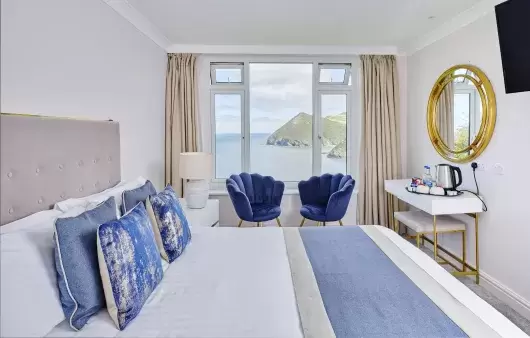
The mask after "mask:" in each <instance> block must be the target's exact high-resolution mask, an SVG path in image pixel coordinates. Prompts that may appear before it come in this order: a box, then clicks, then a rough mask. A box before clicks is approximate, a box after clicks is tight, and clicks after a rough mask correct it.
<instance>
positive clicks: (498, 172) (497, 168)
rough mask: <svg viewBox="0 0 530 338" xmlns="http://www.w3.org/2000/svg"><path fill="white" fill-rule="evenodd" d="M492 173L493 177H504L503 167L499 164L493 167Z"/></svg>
mask: <svg viewBox="0 0 530 338" xmlns="http://www.w3.org/2000/svg"><path fill="white" fill-rule="evenodd" d="M493 173H494V174H495V175H504V167H503V166H502V164H500V163H495V165H494V166H493Z"/></svg>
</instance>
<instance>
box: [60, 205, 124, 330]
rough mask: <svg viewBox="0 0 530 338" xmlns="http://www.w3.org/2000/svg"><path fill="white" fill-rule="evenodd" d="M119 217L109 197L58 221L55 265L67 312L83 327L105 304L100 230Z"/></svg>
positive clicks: (75, 324)
mask: <svg viewBox="0 0 530 338" xmlns="http://www.w3.org/2000/svg"><path fill="white" fill-rule="evenodd" d="M115 219H116V202H115V201H114V197H110V198H109V199H107V200H106V201H105V202H103V203H101V204H99V205H98V206H97V207H95V208H94V209H92V210H88V211H85V212H84V213H82V214H80V215H79V216H75V217H65V218H58V219H57V220H56V221H55V241H56V246H55V267H56V270H57V284H58V286H59V294H60V298H61V304H62V307H63V311H64V314H65V316H66V319H67V320H68V322H69V324H70V326H71V327H72V328H73V329H74V330H80V329H81V328H82V327H83V326H84V325H85V324H86V322H87V321H88V319H89V318H90V317H91V316H93V315H95V314H96V313H97V312H98V311H99V310H100V309H101V308H103V307H104V306H105V294H104V291H103V287H102V284H101V276H100V273H99V264H98V250H97V230H98V227H99V226H100V225H101V224H104V223H107V222H109V221H112V220H115Z"/></svg>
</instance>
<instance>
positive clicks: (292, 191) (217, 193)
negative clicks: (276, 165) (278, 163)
mask: <svg viewBox="0 0 530 338" xmlns="http://www.w3.org/2000/svg"><path fill="white" fill-rule="evenodd" d="M358 192H359V191H358V190H357V189H353V192H352V195H357V193H358ZM283 194H284V195H299V193H298V189H285V190H284V192H283ZM210 196H228V191H226V190H225V189H211V190H210Z"/></svg>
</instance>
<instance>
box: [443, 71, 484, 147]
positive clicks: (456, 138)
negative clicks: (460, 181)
mask: <svg viewBox="0 0 530 338" xmlns="http://www.w3.org/2000/svg"><path fill="white" fill-rule="evenodd" d="M464 75H467V76H470V77H472V78H473V79H477V76H476V75H475V74H474V73H473V72H471V71H469V70H466V69H457V70H455V71H454V72H453V77H452V78H448V79H447V80H448V81H449V82H448V83H447V84H446V85H445V87H444V89H443V90H442V92H441V94H440V98H439V99H438V104H437V105H436V117H437V119H436V128H437V130H438V133H439V134H440V138H441V140H442V141H443V142H444V143H445V144H446V145H447V147H448V148H449V149H453V150H454V151H456V152H458V151H462V150H464V149H466V148H468V147H469V146H470V145H471V144H472V143H473V141H474V140H475V138H476V136H477V134H478V131H479V129H480V124H481V120H482V102H481V99H480V94H479V92H478V89H477V87H475V84H474V83H473V81H472V80H471V79H469V78H467V77H465V76H464ZM466 155H467V153H460V154H456V156H457V157H464V156H466Z"/></svg>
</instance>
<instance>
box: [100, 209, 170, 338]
mask: <svg viewBox="0 0 530 338" xmlns="http://www.w3.org/2000/svg"><path fill="white" fill-rule="evenodd" d="M97 247H98V259H99V267H100V273H101V280H102V282H103V289H104V291H105V298H106V300H107V310H108V312H109V314H110V316H111V318H112V319H113V321H114V323H115V324H116V326H117V327H118V328H119V329H120V330H123V329H124V328H125V327H127V325H129V323H130V322H131V321H132V320H133V319H134V318H135V317H136V316H138V314H139V313H140V310H141V309H142V307H143V305H144V303H145V301H146V300H147V298H149V295H151V293H152V292H153V291H154V290H155V288H156V287H157V285H158V284H159V283H160V281H161V280H162V277H163V270H162V261H161V259H160V253H159V252H158V248H157V245H156V242H155V238H154V234H153V231H152V225H151V221H150V220H149V216H148V215H147V211H146V209H145V207H144V205H143V203H142V202H139V203H138V204H137V205H136V206H135V207H134V208H133V209H132V210H131V211H129V212H128V213H127V214H125V215H124V216H123V217H122V218H120V219H119V220H115V221H111V222H107V223H105V224H102V225H101V226H100V227H99V228H98V237H97Z"/></svg>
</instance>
